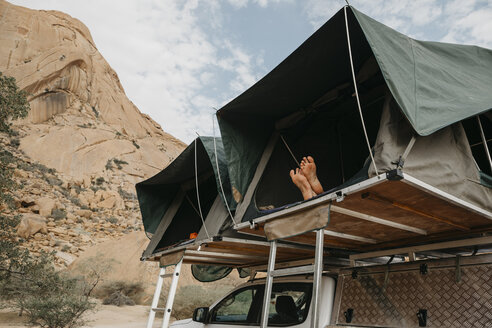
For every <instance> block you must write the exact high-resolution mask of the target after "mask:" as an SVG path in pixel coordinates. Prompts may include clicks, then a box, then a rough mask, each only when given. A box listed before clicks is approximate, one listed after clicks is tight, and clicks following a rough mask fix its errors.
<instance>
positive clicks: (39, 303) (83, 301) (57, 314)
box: [22, 273, 96, 328]
mask: <svg viewBox="0 0 492 328" xmlns="http://www.w3.org/2000/svg"><path fill="white" fill-rule="evenodd" d="M50 278H51V279H49V280H48V281H50V280H51V281H50V285H49V286H46V287H48V288H47V289H51V290H50V291H48V292H47V291H45V290H39V289H40V288H33V290H32V291H31V292H32V294H30V295H26V297H25V298H24V299H23V301H22V307H23V309H24V311H26V312H27V314H28V323H29V324H31V325H37V326H40V327H45V328H75V327H81V326H83V325H85V323H86V322H85V320H84V319H83V318H82V315H83V314H84V313H85V312H87V311H90V310H93V309H94V308H95V305H96V304H95V303H94V302H93V301H91V299H90V298H89V295H87V293H86V284H85V282H84V281H83V280H78V279H75V278H72V277H69V276H67V275H65V274H60V273H54V274H53V277H50ZM45 279H46V277H45ZM46 287H44V288H41V289H45V288H46ZM40 296H41V297H40Z"/></svg>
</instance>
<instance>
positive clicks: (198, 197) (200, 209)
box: [195, 138, 210, 239]
mask: <svg viewBox="0 0 492 328" xmlns="http://www.w3.org/2000/svg"><path fill="white" fill-rule="evenodd" d="M197 140H198V138H196V139H195V182H196V201H197V202H198V210H199V211H200V219H202V224H203V228H205V233H206V234H207V238H208V239H210V235H209V234H208V230H207V226H206V225H205V220H204V219H203V213H202V206H201V205H200V192H199V191H198V163H197V158H196V149H197V148H198V144H197Z"/></svg>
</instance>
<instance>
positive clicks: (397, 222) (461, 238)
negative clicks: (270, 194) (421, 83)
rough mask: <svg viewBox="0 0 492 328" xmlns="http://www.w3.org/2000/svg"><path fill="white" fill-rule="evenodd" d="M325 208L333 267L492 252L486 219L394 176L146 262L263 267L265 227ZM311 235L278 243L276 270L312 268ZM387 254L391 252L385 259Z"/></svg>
mask: <svg viewBox="0 0 492 328" xmlns="http://www.w3.org/2000/svg"><path fill="white" fill-rule="evenodd" d="M325 205H326V208H327V209H328V208H329V211H330V220H329V223H328V225H327V226H326V227H325V229H324V250H325V251H324V258H325V259H324V261H325V264H328V265H331V266H334V267H339V266H350V265H354V263H355V262H354V261H355V260H357V261H366V263H367V264H371V262H367V261H368V259H373V260H369V261H373V262H372V263H378V261H379V262H381V259H379V260H375V259H374V258H376V257H381V256H391V255H392V254H404V255H405V256H406V255H408V254H411V253H412V251H411V249H416V250H417V251H419V252H422V253H424V252H429V251H432V250H436V249H446V248H447V249H449V248H457V247H461V249H462V250H463V249H467V250H469V249H470V247H471V246H472V245H474V243H477V244H478V245H481V246H480V247H482V249H483V248H492V246H490V245H492V213H491V212H488V211H486V210H484V209H481V208H479V207H478V206H475V205H473V204H470V203H467V202H464V201H462V200H460V199H458V198H457V197H454V196H452V195H450V194H447V193H444V192H442V191H440V190H438V189H436V188H434V187H432V186H430V185H428V184H425V183H423V182H422V181H419V180H417V179H415V178H413V177H411V176H409V175H407V174H405V175H403V174H402V173H399V174H398V175H397V176H396V178H395V176H394V175H391V174H382V175H380V176H377V177H373V178H371V179H368V180H366V181H364V182H361V183H358V184H355V185H352V186H350V187H347V188H344V189H342V190H340V191H337V192H333V193H330V194H327V195H324V196H322V197H319V198H316V199H313V200H310V201H307V202H303V203H301V204H299V205H296V206H294V207H291V208H287V209H284V210H281V211H279V212H275V213H271V214H269V215H266V216H263V217H259V218H257V219H255V220H253V221H252V222H243V223H240V224H237V225H236V226H235V227H234V230H236V232H237V233H239V234H236V235H234V237H225V236H219V237H214V238H210V239H207V240H202V241H200V242H193V241H190V242H189V243H188V244H183V245H181V246H175V247H170V248H168V249H166V250H163V251H160V252H157V253H154V254H152V256H150V257H147V258H146V260H150V261H159V260H160V261H161V264H164V265H165V264H168V263H172V262H173V261H175V260H174V258H176V256H178V257H179V259H180V258H181V257H183V263H189V264H206V265H227V266H231V267H254V268H260V267H264V266H266V264H267V263H268V256H269V251H270V243H269V241H268V240H267V238H266V237H267V236H266V235H265V230H264V226H265V224H268V222H270V221H273V220H280V221H281V220H282V219H283V217H285V216H290V217H292V214H295V215H296V216H297V215H298V216H299V218H300V219H301V218H302V216H303V215H304V214H305V213H307V212H308V211H309V210H310V209H313V208H318V209H319V208H320V206H321V207H323V206H325ZM327 213H328V212H327ZM315 235H316V234H315V232H305V233H301V234H299V235H296V236H292V237H288V238H285V239H282V240H280V241H279V242H278V246H277V249H278V250H277V260H276V262H277V263H278V265H280V266H282V263H284V264H287V263H290V264H292V263H294V262H298V263H312V262H313V260H314V253H315V240H316V236H315ZM236 236H239V237H236ZM419 245H435V246H430V247H423V248H422V247H421V246H419ZM412 247H413V248H412ZM419 247H420V248H419ZM390 249H393V250H394V251H389V252H388V251H386V252H385V250H390ZM409 249H410V250H409ZM472 250H473V248H472ZM378 252H379V253H378ZM458 252H459V251H458ZM455 253H456V252H455ZM364 254H367V256H365V255H364ZM374 254H375V255H374ZM360 263H363V262H359V264H360Z"/></svg>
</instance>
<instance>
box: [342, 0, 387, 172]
mask: <svg viewBox="0 0 492 328" xmlns="http://www.w3.org/2000/svg"><path fill="white" fill-rule="evenodd" d="M343 11H344V13H345V29H346V31H347V44H348V51H349V58H350V68H351V69H352V79H353V81H354V89H355V97H356V99H357V106H358V108H359V114H360V119H361V121H362V128H363V130H364V136H365V137H366V143H367V148H368V149H369V155H370V156H371V161H372V165H374V170H375V171H376V176H378V175H379V172H378V168H377V167H376V162H375V161H374V156H373V154H372V150H371V144H370V143H369V137H368V136H367V130H366V124H365V123H364V116H363V115H362V108H361V106H360V99H359V92H358V91H357V81H356V79H355V71H354V62H353V60H352V48H351V46H350V33H349V26H348V19H347V6H345V7H344V8H343Z"/></svg>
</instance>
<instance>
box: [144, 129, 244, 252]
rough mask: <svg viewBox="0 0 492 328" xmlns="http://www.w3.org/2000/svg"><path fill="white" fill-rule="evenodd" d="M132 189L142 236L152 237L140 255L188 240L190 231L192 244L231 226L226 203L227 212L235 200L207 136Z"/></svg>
mask: <svg viewBox="0 0 492 328" xmlns="http://www.w3.org/2000/svg"><path fill="white" fill-rule="evenodd" d="M216 154H217V158H216ZM217 164H218V167H217ZM195 172H196V173H197V174H195ZM219 174H220V175H219ZM196 177H198V179H197V178H196ZM197 183H198V191H199V199H198V197H197V189H196V186H197ZM136 190H137V195H138V201H139V204H140V211H141V213H142V219H143V224H144V228H145V232H146V233H147V234H151V235H152V239H151V242H150V243H149V246H148V248H147V250H146V251H145V253H144V257H145V256H150V255H151V254H153V253H154V252H155V251H156V250H159V249H163V248H167V247H170V246H173V245H177V244H179V243H182V242H184V241H188V240H190V239H191V237H190V234H192V233H197V234H198V235H197V237H196V240H203V239H206V238H209V237H210V238H211V237H214V236H216V235H217V234H218V233H219V232H220V231H221V229H223V228H225V227H226V226H227V225H229V226H230V225H231V224H232V221H231V218H230V215H229V213H228V211H227V208H226V202H227V205H228V206H229V209H230V210H231V211H233V210H234V209H235V202H234V200H233V197H232V195H231V191H230V183H229V178H228V170H227V166H226V164H225V160H224V150H223V146H222V141H221V139H220V138H215V142H214V138H213V137H198V138H197V139H196V140H195V141H194V142H192V143H191V144H190V145H189V146H188V147H187V148H186V149H185V150H184V151H183V152H182V153H181V154H180V155H179V156H178V157H177V158H176V159H175V160H174V161H173V162H172V163H171V164H169V166H167V167H166V168H165V169H163V170H162V171H161V172H159V173H157V174H156V175H155V176H153V177H151V178H149V179H147V180H145V181H142V182H140V183H138V184H137V185H136ZM222 190H223V191H224V194H223V193H222ZM200 211H201V213H202V215H203V220H204V222H205V226H204V225H203V223H202V222H203V221H202V217H201V215H200Z"/></svg>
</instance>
